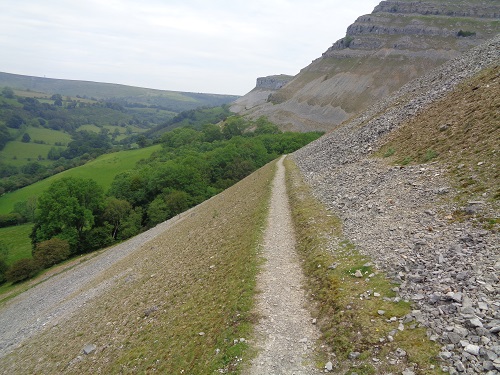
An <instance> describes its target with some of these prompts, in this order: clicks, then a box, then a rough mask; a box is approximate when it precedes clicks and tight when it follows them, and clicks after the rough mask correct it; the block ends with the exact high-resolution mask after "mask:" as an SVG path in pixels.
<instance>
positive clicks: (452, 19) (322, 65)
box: [231, 0, 500, 131]
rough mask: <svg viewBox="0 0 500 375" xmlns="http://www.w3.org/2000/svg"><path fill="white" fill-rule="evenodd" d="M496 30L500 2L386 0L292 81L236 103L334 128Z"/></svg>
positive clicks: (255, 112)
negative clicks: (264, 93)
mask: <svg viewBox="0 0 500 375" xmlns="http://www.w3.org/2000/svg"><path fill="white" fill-rule="evenodd" d="M498 32H500V2H498V1H479V0H474V1H469V0H454V1H450V0H427V1H418V2H417V1H410V0H398V1H395V0H389V1H382V2H381V3H380V4H379V5H378V6H377V7H375V9H374V11H373V12H372V13H371V14H367V15H364V16H361V17H359V18H358V19H357V20H356V21H355V22H354V23H353V24H352V25H351V26H349V27H348V29H347V32H346V36H345V37H343V38H342V39H339V40H338V41H336V42H335V43H333V45H332V46H331V47H330V48H328V49H327V50H326V51H325V52H324V53H323V54H322V56H320V57H319V58H317V59H315V60H314V61H313V62H312V63H311V64H310V65H309V66H307V67H305V68H303V69H302V70H301V71H300V73H299V74H297V75H296V76H295V77H294V78H293V79H292V80H291V81H290V82H289V83H288V84H286V85H285V86H283V87H282V88H279V89H274V90H270V89H269V91H268V92H266V95H264V97H263V96H262V95H260V96H259V95H256V93H257V92H258V91H255V90H253V91H251V92H250V93H249V94H247V95H245V96H244V97H242V98H240V99H239V100H238V101H237V103H236V104H237V105H233V106H232V108H231V109H232V110H233V111H234V112H238V113H240V114H244V115H248V116H250V117H259V116H262V115H264V116H267V117H268V118H269V119H270V120H271V121H273V122H275V123H277V124H279V125H280V126H281V128H282V129H288V130H296V131H310V130H313V129H320V130H329V129H332V128H334V127H336V126H337V125H338V124H340V123H342V122H343V121H345V120H347V119H348V118H350V117H351V116H353V115H355V114H356V113H358V112H360V111H362V110H364V109H366V108H367V107H368V106H370V105H371V104H373V103H375V102H377V101H378V100H380V99H381V98H382V97H384V96H386V95H389V94H390V93H392V92H395V91H396V90H398V89H399V88H400V87H401V86H403V85H404V84H405V83H407V82H409V81H410V80H412V79H414V78H416V77H419V76H421V75H422V74H425V73H426V72H428V71H430V70H431V69H433V68H435V67H438V66H439V65H441V64H443V63H444V62H445V61H448V60H450V59H452V58H454V57H457V56H459V55H460V54H461V53H463V52H465V51H467V50H469V49H470V48H472V47H474V46H477V45H479V44H481V43H482V42H484V41H486V40H487V39H489V38H492V37H493V36H495V35H496V34H497V33H498Z"/></svg>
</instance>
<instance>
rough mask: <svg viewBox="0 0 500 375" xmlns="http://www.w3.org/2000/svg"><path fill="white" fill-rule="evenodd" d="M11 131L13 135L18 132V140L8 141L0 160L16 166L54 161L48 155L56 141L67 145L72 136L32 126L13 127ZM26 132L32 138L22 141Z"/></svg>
mask: <svg viewBox="0 0 500 375" xmlns="http://www.w3.org/2000/svg"><path fill="white" fill-rule="evenodd" d="M9 130H10V129H9ZM11 133H12V134H13V135H16V134H17V137H16V140H15V141H11V142H8V143H7V144H6V145H5V147H4V149H3V150H2V151H1V152H0V162H3V163H5V164H10V165H15V166H16V167H19V166H22V165H25V164H27V163H29V162H31V161H38V162H39V163H41V164H50V163H52V161H50V160H47V155H48V153H49V151H50V149H51V148H52V147H54V145H55V143H56V142H60V143H61V144H64V145H67V144H68V143H69V142H70V141H71V136H70V135H69V134H68V133H64V132H61V131H57V130H52V129H46V128H35V127H32V126H29V127H27V128H26V130H24V131H19V130H17V129H16V130H14V129H12V131H11ZM24 133H28V134H29V136H30V138H31V141H30V142H29V143H24V142H21V138H22V135H23V134H24ZM34 141H42V142H44V143H43V144H41V143H35V142H34ZM39 159H40V160H39Z"/></svg>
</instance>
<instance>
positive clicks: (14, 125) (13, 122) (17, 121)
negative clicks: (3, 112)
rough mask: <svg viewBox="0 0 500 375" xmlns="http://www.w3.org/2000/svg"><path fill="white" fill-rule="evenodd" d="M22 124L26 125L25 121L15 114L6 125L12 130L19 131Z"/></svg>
mask: <svg viewBox="0 0 500 375" xmlns="http://www.w3.org/2000/svg"><path fill="white" fill-rule="evenodd" d="M22 124H24V120H23V118H22V117H21V116H19V115H18V114H13V115H12V116H10V118H9V119H8V120H7V122H6V123H5V125H7V126H8V127H9V128H11V129H19V128H20V127H21V125H22Z"/></svg>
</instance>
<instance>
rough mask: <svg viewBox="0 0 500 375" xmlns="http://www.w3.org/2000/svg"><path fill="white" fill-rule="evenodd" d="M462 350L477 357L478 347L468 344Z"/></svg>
mask: <svg viewBox="0 0 500 375" xmlns="http://www.w3.org/2000/svg"><path fill="white" fill-rule="evenodd" d="M464 350H465V351H466V352H467V353H469V354H472V355H479V346H478V345H474V344H468V345H466V346H465V348H464Z"/></svg>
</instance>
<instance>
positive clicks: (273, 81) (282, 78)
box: [255, 74, 293, 90]
mask: <svg viewBox="0 0 500 375" xmlns="http://www.w3.org/2000/svg"><path fill="white" fill-rule="evenodd" d="M292 78H293V76H288V75H285V74H281V75H279V76H267V77H259V78H257V86H255V87H256V88H257V89H270V90H278V89H280V88H282V87H283V86H285V85H286V84H287V83H288V82H290V81H291V80H292Z"/></svg>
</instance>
